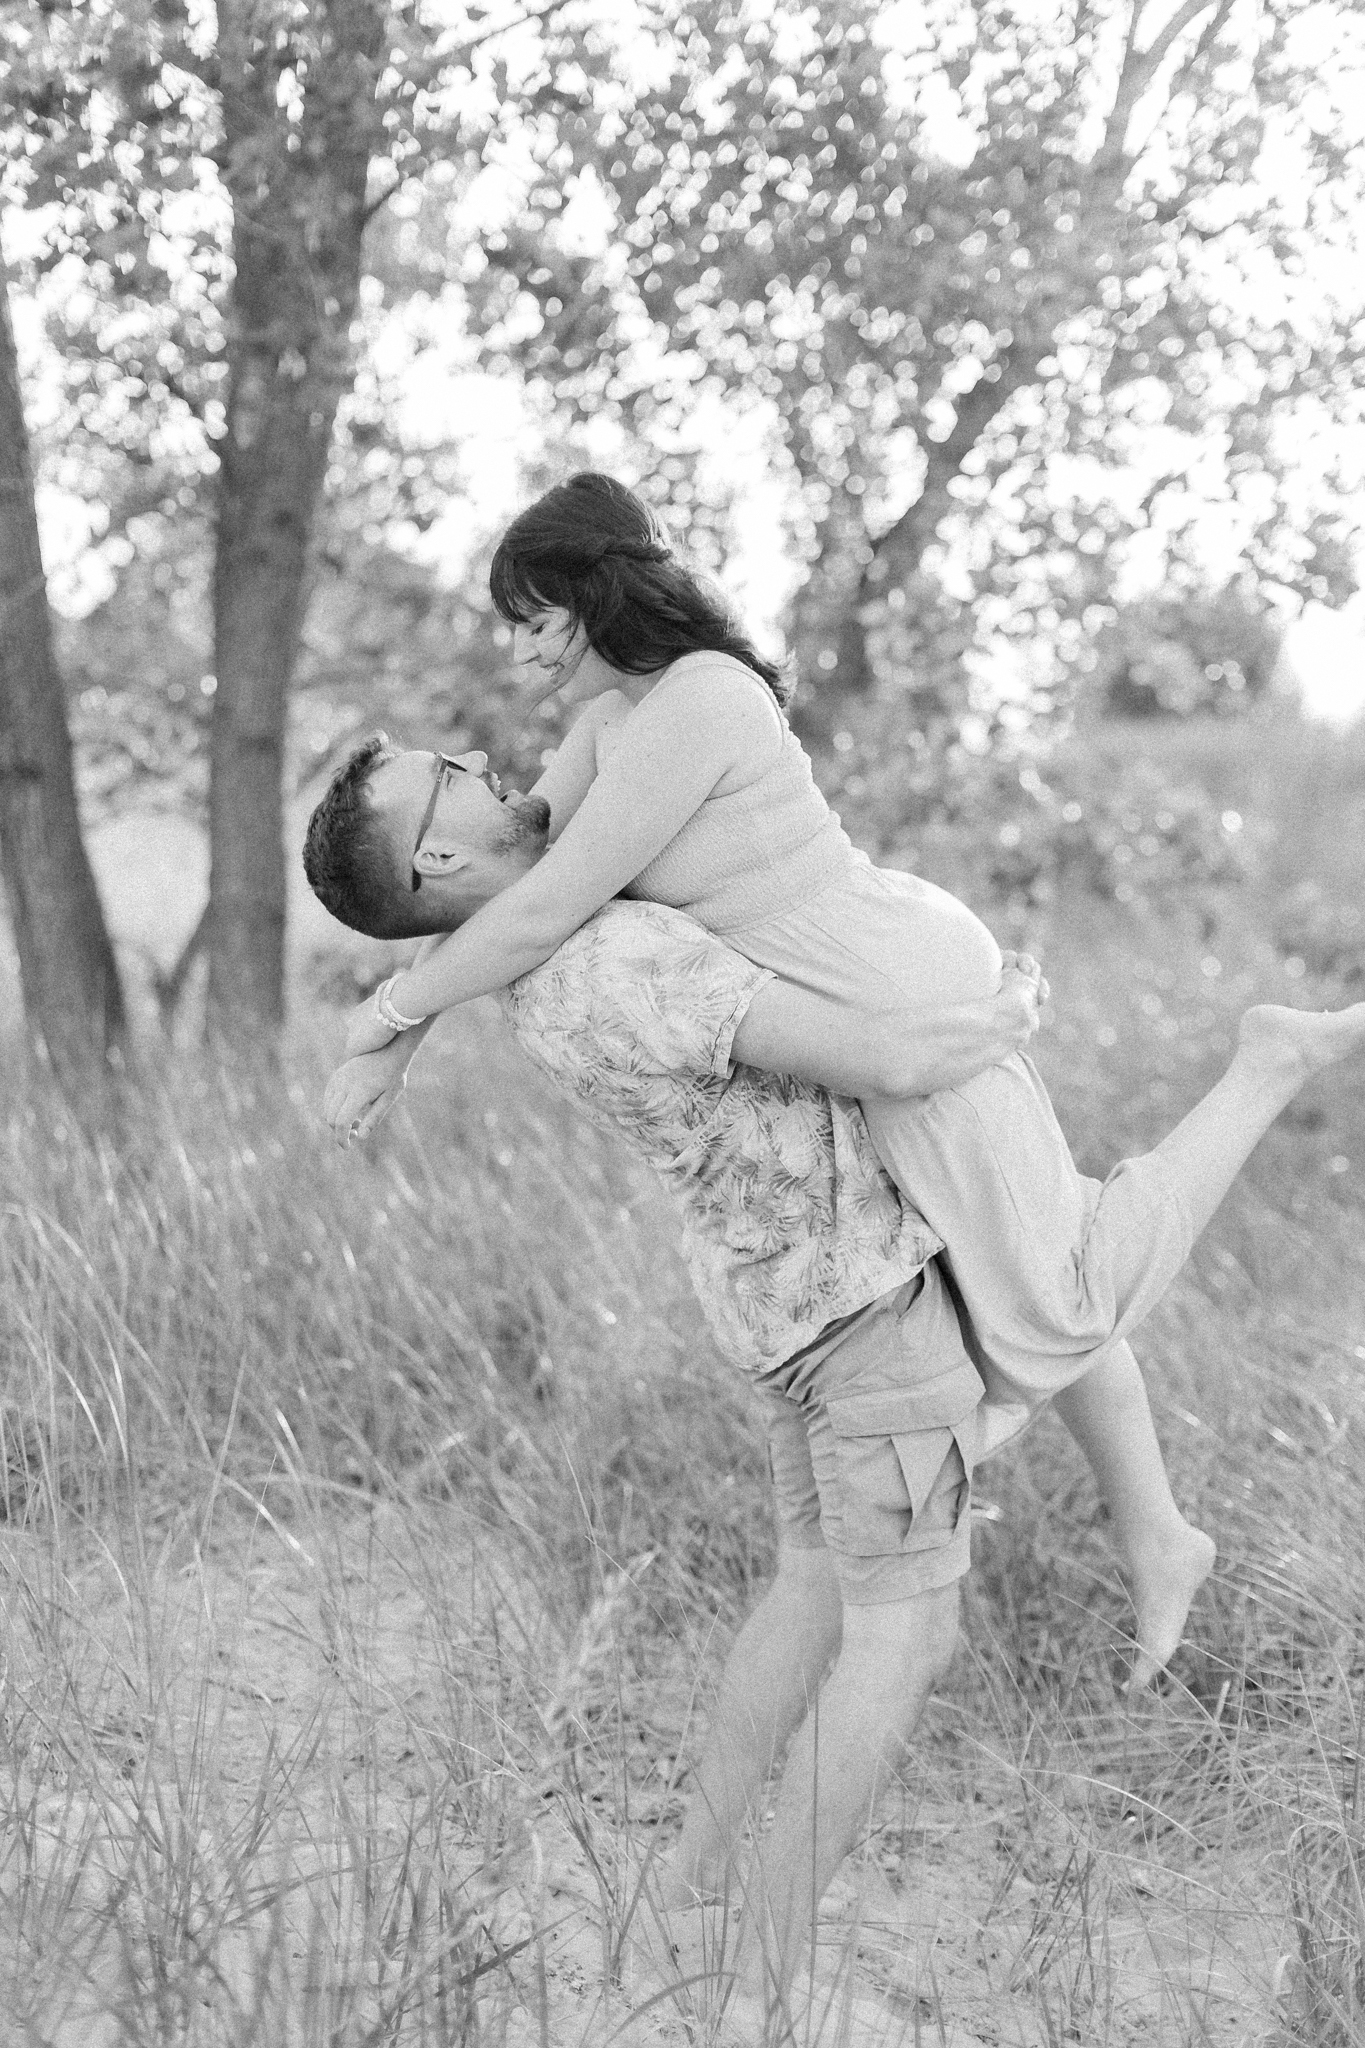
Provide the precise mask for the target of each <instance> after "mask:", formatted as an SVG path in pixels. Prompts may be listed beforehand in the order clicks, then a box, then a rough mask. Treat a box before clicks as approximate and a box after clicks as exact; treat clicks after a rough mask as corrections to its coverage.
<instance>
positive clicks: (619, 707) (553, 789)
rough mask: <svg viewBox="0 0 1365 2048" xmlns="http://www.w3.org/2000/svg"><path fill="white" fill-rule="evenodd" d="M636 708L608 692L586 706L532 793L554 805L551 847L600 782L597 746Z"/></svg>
mask: <svg viewBox="0 0 1365 2048" xmlns="http://www.w3.org/2000/svg"><path fill="white" fill-rule="evenodd" d="M632 709H633V706H632V704H631V701H630V699H629V697H626V696H623V695H622V693H621V692H620V691H619V690H606V691H604V692H603V694H602V695H601V696H600V697H594V698H593V700H592V702H591V704H586V705H585V706H584V707H583V711H582V713H581V715H580V716H579V717H578V718H576V719H575V720H574V722H573V724H572V725H571V726H570V727H569V730H568V731H567V732H566V733H565V735H564V738H563V739H562V740H561V741H560V743H559V746H558V747H557V748H556V749H555V754H554V758H553V760H551V761H550V763H549V764H548V766H547V767H546V770H545V773H544V774H543V775H542V776H541V778H540V780H539V782H537V783H536V784H535V785H534V787H533V788H532V790H531V795H532V796H543V797H544V799H545V801H546V803H548V804H549V806H550V844H551V845H553V844H554V842H555V840H556V839H558V837H559V835H560V833H561V832H562V831H563V830H564V827H565V826H566V825H567V824H568V822H569V820H570V818H572V817H573V815H574V813H575V811H577V809H578V807H579V805H580V804H581V803H582V801H583V799H584V797H585V796H586V795H587V793H588V791H589V790H590V789H591V788H592V786H593V783H594V782H595V781H596V779H597V743H598V740H599V739H600V737H601V735H602V732H603V731H604V729H605V728H606V727H607V726H609V725H619V724H621V723H622V721H623V720H624V719H626V718H628V717H629V716H630V713H631V711H632Z"/></svg>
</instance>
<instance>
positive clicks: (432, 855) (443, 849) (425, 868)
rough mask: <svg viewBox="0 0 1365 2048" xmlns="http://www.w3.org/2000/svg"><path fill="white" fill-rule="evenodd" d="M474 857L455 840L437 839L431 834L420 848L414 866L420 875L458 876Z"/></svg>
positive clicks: (465, 847)
mask: <svg viewBox="0 0 1365 2048" xmlns="http://www.w3.org/2000/svg"><path fill="white" fill-rule="evenodd" d="M473 858H474V856H473V855H472V854H471V853H470V851H469V848H468V847H467V846H463V845H461V844H460V843H459V842H458V841H456V840H453V839H437V838H435V837H434V836H433V835H432V834H431V833H430V832H429V833H428V834H427V836H426V838H425V839H424V840H423V842H422V844H421V845H420V846H419V847H418V849H417V853H416V855H415V857H414V859H413V863H412V864H413V866H414V867H415V868H416V870H417V872H418V874H419V875H433V876H434V875H458V874H459V872H460V870H461V868H467V867H469V866H470V864H471V863H472V861H473Z"/></svg>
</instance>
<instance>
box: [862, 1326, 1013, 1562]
mask: <svg viewBox="0 0 1365 2048" xmlns="http://www.w3.org/2000/svg"><path fill="white" fill-rule="evenodd" d="M982 1392H983V1389H982V1385H981V1381H980V1379H979V1378H978V1376H977V1374H976V1372H975V1371H974V1370H973V1368H972V1366H971V1365H969V1364H968V1363H967V1362H966V1361H965V1360H964V1361H963V1363H962V1364H960V1365H956V1366H954V1367H953V1369H952V1370H951V1371H950V1372H946V1373H941V1374H940V1375H939V1376H938V1377H937V1378H936V1379H932V1380H927V1381H924V1382H922V1383H921V1384H919V1385H917V1386H913V1387H895V1388H891V1387H888V1388H884V1389H883V1388H877V1389H874V1390H872V1391H870V1392H868V1393H863V1394H840V1395H834V1396H832V1397H831V1398H830V1399H829V1400H828V1401H827V1402H826V1404H825V1413H826V1415H827V1416H828V1419H829V1427H830V1431H831V1434H832V1436H833V1440H834V1463H835V1473H836V1486H837V1496H838V1498H837V1503H836V1507H837V1517H838V1523H839V1527H838V1530H837V1533H836V1532H835V1531H833V1530H831V1532H830V1533H831V1540H832V1542H833V1543H835V1544H836V1545H837V1547H838V1548H840V1549H843V1550H845V1551H846V1552H847V1553H848V1554H849V1555H850V1556H852V1557H891V1556H894V1555H896V1554H897V1553H898V1552H900V1551H914V1550H931V1549H935V1548H937V1547H938V1546H939V1545H941V1544H945V1543H947V1542H949V1541H950V1539H951V1538H952V1536H953V1535H954V1534H955V1532H956V1530H957V1528H958V1526H959V1525H960V1523H961V1521H962V1518H963V1516H964V1515H966V1514H967V1512H968V1510H969V1508H970V1506H971V1476H972V1466H973V1463H974V1462H975V1424H974V1420H973V1418H974V1415H975V1411H976V1407H977V1404H978V1403H979V1401H980V1400H981V1396H982Z"/></svg>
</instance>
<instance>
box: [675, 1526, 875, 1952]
mask: <svg viewBox="0 0 1365 2048" xmlns="http://www.w3.org/2000/svg"><path fill="white" fill-rule="evenodd" d="M841 1614H842V1603H841V1601H840V1597H839V1580H838V1577H837V1574H836V1572H835V1569H834V1564H833V1560H832V1559H831V1557H830V1554H829V1552H828V1551H827V1550H825V1549H809V1550H806V1549H797V1548H795V1547H793V1546H791V1545H788V1544H784V1545H783V1546H782V1547H781V1549H780V1550H779V1552H778V1563H777V1576H776V1577H775V1578H774V1580H773V1583H772V1584H771V1586H769V1588H768V1590H767V1592H766V1593H765V1594H764V1595H763V1598H762V1599H761V1600H760V1601H759V1603H758V1606H757V1607H756V1608H755V1609H754V1611H753V1613H752V1614H751V1615H750V1616H749V1618H748V1620H747V1621H746V1622H745V1624H744V1626H743V1628H742V1629H741V1630H740V1632H739V1634H738V1635H737V1636H736V1638H735V1641H734V1645H733V1647H732V1648H731V1651H730V1654H729V1656H728V1658H727V1659H726V1662H725V1669H724V1671H723V1672H722V1673H721V1679H720V1686H719V1689H718V1692H717V1696H716V1707H715V1713H714V1715H713V1716H712V1720H711V1726H710V1729H709V1731H708V1733H707V1738H706V1746H705V1748H704V1749H703V1751H702V1755H701V1760H700V1762H699V1763H698V1765H697V1770H696V1778H695V1782H694V1786H693V1791H692V1795H691V1798H690V1800H689V1802H688V1807H687V1813H686V1816H685V1818H684V1821H683V1827H682V1833H681V1834H680V1835H679V1837H678V1841H677V1843H676V1845H675V1847H674V1849H673V1851H672V1854H671V1855H670V1856H669V1857H668V1860H667V1862H666V1863H665V1864H664V1866H663V1868H662V1869H661V1871H660V1874H659V1885H658V1903H659V1904H660V1906H661V1907H662V1908H663V1910H664V1911H665V1912H673V1911H676V1910H678V1909H680V1908H685V1907H689V1906H692V1905H695V1904H696V1903H697V1901H698V1899H699V1898H707V1897H711V1896H714V1895H716V1894H721V1895H725V1894H727V1893H728V1894H729V1895H730V1896H731V1897H733V1898H734V1899H736V1900H738V1898H739V1895H740V1878H739V1874H738V1872H737V1870H736V1867H735V1862H734V1858H735V1852H736V1850H737V1849H738V1848H739V1845H740V1843H741V1842H742V1841H743V1838H744V1830H745V1827H746V1825H747V1823H748V1821H749V1820H750V1819H751V1817H752V1815H753V1813H754V1810H755V1808H756V1806H757V1802H758V1800H759V1797H760V1795H761V1794H762V1792H763V1790H764V1787H765V1786H766V1784H767V1781H768V1776H769V1773H770V1772H771V1771H772V1770H773V1769H774V1767H775V1766H776V1764H777V1763H778V1762H779V1761H780V1759H781V1756H782V1753H783V1751H784V1750H785V1748H786V1746H787V1744H788V1742H789V1741H790V1740H791V1737H792V1734H793V1733H794V1731H795V1730H796V1729H797V1728H799V1727H800V1725H801V1723H802V1721H803V1720H804V1719H805V1717H806V1715H807V1713H808V1711H809V1709H810V1707H811V1704H812V1702H813V1701H814V1699H815V1696H816V1694H817V1692H818V1691H819V1688H820V1681H821V1679H822V1678H823V1677H824V1675H825V1671H826V1670H827V1668H828V1666H829V1662H830V1659H831V1658H832V1657H833V1656H834V1655H835V1653H836V1652H837V1650H838V1648H839V1639H840V1625H841Z"/></svg>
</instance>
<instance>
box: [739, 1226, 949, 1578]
mask: <svg viewBox="0 0 1365 2048" xmlns="http://www.w3.org/2000/svg"><path fill="white" fill-rule="evenodd" d="M755 1391H756V1393H757V1395H758V1398H759V1400H760V1403H761V1404H762V1412H763V1418H764V1423H765V1426H766V1429H767V1436H768V1461H769V1466H770V1469H771V1472H772V1478H773V1489H774V1494H775V1497H776V1504H777V1515H778V1523H779V1529H780V1533H781V1537H782V1540H783V1542H785V1543H787V1544H789V1545H792V1546H794V1547H795V1548H798V1549H806V1550H810V1549H817V1548H821V1547H824V1548H827V1549H828V1550H829V1552H830V1555H831V1557H832V1559H833V1561H834V1565H835V1569H836V1571H837V1572H838V1575H839V1584H840V1589H841V1592H842V1594H843V1597H844V1599H845V1600H846V1601H848V1602H850V1603H852V1604H854V1605H865V1606H871V1605H874V1604H876V1603H878V1602H881V1601H887V1600H904V1599H908V1598H909V1597H910V1596H912V1595H913V1594H916V1593H928V1592H932V1591H934V1590H936V1589H937V1588H939V1587H941V1586H947V1585H950V1584H951V1583H952V1582H953V1581H954V1580H955V1579H960V1578H961V1577H963V1575H964V1574H965V1573H966V1572H967V1571H968V1570H969V1568H970V1564H971V1551H970V1543H971V1494H972V1468H973V1466H974V1464H975V1462H976V1411H977V1406H978V1403H979V1402H980V1400H981V1397H982V1393H983V1391H984V1389H983V1387H982V1383H981V1379H980V1376H979V1375H978V1373H977V1371H976V1368H975V1366H973V1364H972V1362H971V1360H970V1359H969V1357H968V1356H967V1353H966V1350H965V1348H964V1346H963V1342H962V1333H961V1330H960V1328H959V1325H958V1320H957V1314H956V1311H955V1309H954V1307H953V1304H952V1301H951V1299H950V1297H949V1295H948V1291H947V1289H946V1287H945V1286H944V1284H943V1280H942V1277H941V1276H940V1274H939V1270H938V1267H937V1266H936V1265H935V1264H934V1263H933V1262H932V1261H931V1262H930V1264H929V1265H927V1266H926V1267H925V1268H924V1271H923V1272H922V1273H920V1274H918V1275H917V1276H916V1277H915V1279H913V1280H910V1281H908V1282H907V1283H906V1284H905V1285H904V1286H903V1287H899V1288H897V1289H896V1290H895V1291H894V1292H893V1293H890V1294H886V1295H883V1296H882V1297H881V1298H880V1299H879V1300H877V1301H874V1302H872V1303H870V1304H869V1305H868V1307H866V1308H864V1309H860V1310H858V1312H857V1313H856V1314H854V1315H851V1316H847V1317H844V1318H842V1319H841V1320H840V1321H839V1322H838V1323H833V1324H830V1325H829V1326H828V1328H826V1329H825V1330H822V1331H821V1333H820V1335H819V1337H818V1338H817V1339H816V1340H815V1342H814V1343H813V1344H810V1345H807V1347H806V1348H805V1350H804V1351H800V1352H798V1353H797V1354H796V1356H795V1357H794V1358H789V1359H786V1360H784V1362H783V1363H782V1364H781V1365H780V1366H777V1367H775V1368H774V1369H773V1370H772V1371H771V1372H768V1373H765V1374H763V1375H762V1376H761V1377H760V1378H759V1379H758V1380H757V1381H756V1382H755Z"/></svg>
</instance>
